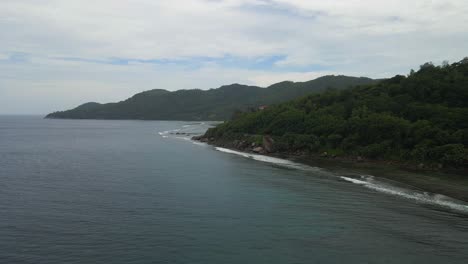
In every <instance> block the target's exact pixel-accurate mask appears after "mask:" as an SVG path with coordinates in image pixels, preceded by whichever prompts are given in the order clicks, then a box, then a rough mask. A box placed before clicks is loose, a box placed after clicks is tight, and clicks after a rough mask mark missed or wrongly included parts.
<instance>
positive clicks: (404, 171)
mask: <svg viewBox="0 0 468 264" xmlns="http://www.w3.org/2000/svg"><path fill="white" fill-rule="evenodd" d="M252 137H253V136H252V135H246V138H252ZM192 140H195V141H199V142H204V143H207V144H209V145H213V146H217V147H223V148H228V149H233V150H237V151H241V152H246V153H253V154H260V155H268V156H272V157H277V158H284V159H290V160H293V161H296V162H300V163H303V164H307V165H311V166H319V167H324V168H337V167H339V168H341V169H350V170H356V171H357V172H362V173H369V174H372V175H376V174H377V175H378V176H379V177H382V178H387V179H390V180H394V181H397V182H400V183H404V184H408V185H411V186H414V187H417V188H420V189H422V190H426V191H429V192H433V193H440V194H444V195H447V196H449V197H453V198H456V199H459V200H462V201H465V202H468V191H467V190H468V178H467V177H466V175H468V171H467V170H466V169H456V168H443V167H441V166H438V165H433V164H432V165H426V164H414V163H410V162H402V161H389V160H369V159H366V158H364V157H361V156H336V155H331V154H329V153H327V152H323V153H320V154H312V153H308V152H304V151H278V150H277V149H276V148H275V141H274V139H273V138H272V137H270V136H262V137H261V139H257V140H256V141H254V142H253V140H246V139H233V140H226V139H217V138H214V137H206V136H205V135H200V136H194V137H192Z"/></svg>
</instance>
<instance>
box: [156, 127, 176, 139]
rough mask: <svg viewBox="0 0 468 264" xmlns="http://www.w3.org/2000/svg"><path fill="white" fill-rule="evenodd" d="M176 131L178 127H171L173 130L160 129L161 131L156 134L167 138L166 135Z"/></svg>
mask: <svg viewBox="0 0 468 264" xmlns="http://www.w3.org/2000/svg"><path fill="white" fill-rule="evenodd" d="M178 131H180V128H179V129H173V130H166V131H161V132H158V134H159V135H160V136H162V137H163V138H167V137H168V136H167V135H169V134H172V133H175V132H178Z"/></svg>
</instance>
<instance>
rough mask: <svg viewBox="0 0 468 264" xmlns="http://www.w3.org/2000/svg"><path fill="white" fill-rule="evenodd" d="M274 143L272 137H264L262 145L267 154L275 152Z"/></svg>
mask: <svg viewBox="0 0 468 264" xmlns="http://www.w3.org/2000/svg"><path fill="white" fill-rule="evenodd" d="M274 143H275V141H274V140H273V138H271V137H270V136H264V137H263V142H262V145H263V149H264V150H265V151H266V152H268V153H272V152H274V147H273V144H274Z"/></svg>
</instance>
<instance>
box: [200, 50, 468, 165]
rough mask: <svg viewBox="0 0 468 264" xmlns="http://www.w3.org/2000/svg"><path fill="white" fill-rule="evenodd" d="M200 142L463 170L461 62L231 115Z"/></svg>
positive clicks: (464, 83)
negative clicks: (233, 117) (228, 119)
mask: <svg viewBox="0 0 468 264" xmlns="http://www.w3.org/2000/svg"><path fill="white" fill-rule="evenodd" d="M267 135H268V137H267ZM202 139H203V140H207V141H211V142H212V143H213V144H218V145H225V146H229V147H233V148H239V149H242V150H252V148H251V146H252V144H253V145H254V146H259V147H258V148H257V149H256V151H257V152H280V153H281V152H283V153H309V154H317V155H322V156H328V157H336V156H347V157H355V158H357V159H365V158H367V159H383V160H392V161H410V162H414V163H415V164H420V167H426V166H433V167H442V166H450V167H468V149H467V146H468V59H464V60H462V61H460V62H458V63H454V64H452V65H448V64H445V65H443V66H434V65H433V64H431V63H426V64H424V65H422V66H421V69H420V70H419V71H417V72H414V71H412V72H411V73H410V74H409V75H408V76H401V75H397V76H395V77H393V78H391V79H388V80H384V81H382V82H379V83H377V84H372V85H360V86H356V87H354V88H351V89H345V90H335V91H333V90H331V91H326V92H323V93H320V94H315V95H310V96H306V97H302V98H299V99H296V100H293V101H289V102H286V103H282V104H279V105H275V106H271V107H269V108H267V109H265V110H262V111H256V112H252V113H243V114H239V115H237V117H236V118H235V119H233V120H231V121H229V122H225V123H223V124H221V125H219V126H217V127H216V128H212V129H209V130H208V131H207V133H206V134H205V136H204V138H202ZM265 139H268V140H265ZM265 141H268V142H267V143H268V144H267V143H265ZM262 144H263V147H261V146H262ZM266 145H269V146H266Z"/></svg>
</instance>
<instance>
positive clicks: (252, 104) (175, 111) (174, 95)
mask: <svg viewBox="0 0 468 264" xmlns="http://www.w3.org/2000/svg"><path fill="white" fill-rule="evenodd" d="M376 82H377V80H373V79H370V78H364V77H360V78H357V77H348V76H324V77H320V78H317V79H315V80H311V81H307V82H290V81H285V82H280V83H277V84H273V85H271V86H269V87H267V88H261V87H258V86H247V85H241V84H231V85H226V86H222V87H220V88H217V89H211V90H206V91H205V90H199V89H193V90H178V91H174V92H170V91H167V90H161V89H155V90H150V91H146V92H142V93H139V94H136V95H134V96H133V97H131V98H129V99H127V100H125V101H121V102H118V103H108V104H99V103H94V102H90V103H85V104H83V105H80V106H78V107H77V108H75V109H71V110H67V111H59V112H54V113H51V114H48V115H47V116H46V118H64V119H138V120H186V121H194V120H204V121H209V120H216V121H222V120H228V119H231V117H232V116H233V115H235V114H236V113H239V112H242V111H246V110H249V109H250V110H254V109H258V108H259V107H262V106H263V107H265V106H268V105H271V104H276V103H281V102H285V101H287V100H291V99H294V98H297V97H301V96H304V95H307V94H311V93H316V92H321V91H324V90H326V89H345V88H348V87H352V86H356V85H365V84H372V83H376Z"/></svg>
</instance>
